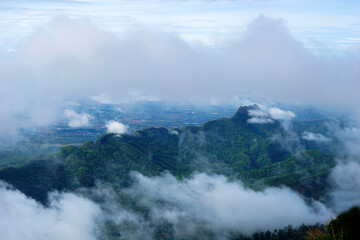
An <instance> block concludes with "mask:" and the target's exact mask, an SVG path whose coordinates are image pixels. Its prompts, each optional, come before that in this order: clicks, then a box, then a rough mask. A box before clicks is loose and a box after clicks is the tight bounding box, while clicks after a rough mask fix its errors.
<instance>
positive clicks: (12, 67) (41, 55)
mask: <svg viewBox="0 0 360 240" xmlns="http://www.w3.org/2000/svg"><path fill="white" fill-rule="evenodd" d="M359 66H360V57H359V53H358V52H353V53H349V54H345V55H344V56H340V57H338V56H322V55H316V54H314V53H313V52H311V51H310V50H309V49H307V48H305V47H304V46H303V45H302V44H301V43H300V42H298V41H297V40H296V39H295V38H294V37H293V36H292V35H291V33H290V32H289V30H288V29H287V27H286V24H285V22H284V21H283V20H281V19H272V18H268V17H264V16H259V17H258V18H256V19H255V20H254V21H253V22H252V23H250V24H249V25H248V27H247V29H246V30H245V32H243V34H242V37H241V38H240V39H238V40H236V41H234V40H231V41H230V40H229V41H224V42H223V43H222V44H219V45H217V46H214V47H205V46H200V45H190V44H189V43H187V42H185V41H184V40H182V39H181V38H180V37H179V36H177V35H175V34H172V33H166V32H161V31H157V30H154V29H151V28H150V27H134V28H133V29H132V30H129V31H127V32H124V33H122V34H121V35H116V34H114V33H112V32H109V31H104V30H101V29H98V28H97V27H95V26H94V25H93V24H92V23H91V22H90V21H88V20H84V19H79V20H70V19H69V18H66V17H61V18H56V19H54V20H53V21H52V22H51V23H50V24H49V26H48V27H44V28H42V29H38V30H36V31H35V32H34V33H33V34H31V35H30V36H28V37H27V38H25V39H23V41H22V42H21V44H20V45H19V46H18V47H17V48H16V50H15V51H13V52H0V79H1V80H0V86H1V88H0V89H1V90H0V107H1V109H2V111H3V114H1V115H0V123H1V124H0V125H1V126H4V127H1V128H0V132H1V133H2V136H4V135H5V134H8V135H11V134H14V133H16V132H18V131H19V129H20V128H27V127H29V126H44V125H48V124H50V123H53V122H54V121H56V120H57V119H59V113H61V112H62V107H63V104H64V102H65V100H66V99H76V98H91V97H93V96H101V99H106V101H107V102H108V101H109V102H114V103H116V102H123V101H133V100H139V99H140V100H141V99H149V96H150V98H151V99H152V100H159V99H161V100H163V101H170V102H171V101H173V102H178V103H184V102H191V103H202V104H209V103H210V102H216V103H218V104H221V103H234V102H237V99H238V98H239V96H241V95H242V94H255V95H260V96H263V97H265V98H266V99H271V100H278V101H286V102H290V103H306V104H315V105H323V106H329V105H331V106H333V107H341V108H346V109H352V110H353V111H354V112H357V113H359V112H360V109H359V107H358V104H357V103H358V102H360V99H359V94H358V93H357V89H359V88H360V85H359V84H360V83H359V79H358V76H359V73H360V67H359ZM101 99H100V100H101ZM98 100H99V99H98ZM277 114H278V115H279V114H280V115H281V117H284V116H285V115H284V113H279V112H274V113H273V117H275V118H276V115H277ZM285 114H286V113H285ZM359 115H360V114H359ZM288 117H291V116H289V115H288Z"/></svg>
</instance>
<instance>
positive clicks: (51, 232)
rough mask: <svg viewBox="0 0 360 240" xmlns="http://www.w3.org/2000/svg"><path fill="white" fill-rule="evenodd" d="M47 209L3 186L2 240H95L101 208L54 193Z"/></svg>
mask: <svg viewBox="0 0 360 240" xmlns="http://www.w3.org/2000/svg"><path fill="white" fill-rule="evenodd" d="M49 198H50V207H47V208H46V207H44V206H43V205H41V204H40V203H38V202H36V201H35V200H33V199H30V198H28V197H26V196H25V195H24V194H23V193H21V192H19V191H18V190H14V189H12V188H11V187H9V186H8V185H7V184H5V183H3V182H0V212H1V219H0V229H1V235H2V238H3V239H13V240H22V239H29V240H41V239H43V240H46V239H51V240H56V239H76V240H91V239H96V237H95V236H96V231H97V225H96V217H98V216H100V208H99V206H97V205H96V204H95V203H94V202H92V201H91V200H89V199H87V198H84V197H81V196H78V195H75V194H72V193H64V194H60V193H52V194H50V195H49Z"/></svg>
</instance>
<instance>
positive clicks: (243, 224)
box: [126, 174, 331, 239]
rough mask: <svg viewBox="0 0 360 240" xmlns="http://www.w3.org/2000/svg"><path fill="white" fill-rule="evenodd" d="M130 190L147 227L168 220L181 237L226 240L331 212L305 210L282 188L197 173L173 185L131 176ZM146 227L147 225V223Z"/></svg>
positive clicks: (317, 206) (170, 180)
mask: <svg viewBox="0 0 360 240" xmlns="http://www.w3.org/2000/svg"><path fill="white" fill-rule="evenodd" d="M134 179H135V185H134V186H132V187H131V188H130V189H128V190H127V191H126V194H128V195H131V196H133V197H134V196H135V197H137V198H138V199H139V201H140V204H141V205H143V206H146V207H149V209H150V214H149V218H150V220H149V221H151V222H153V223H154V222H159V221H161V220H164V219H165V220H167V221H169V222H170V223H172V224H174V230H175V234H176V235H177V236H178V237H179V236H182V237H183V238H184V237H185V238H186V237H189V238H191V236H194V235H196V234H198V236H199V237H201V234H199V231H201V230H205V231H210V232H212V233H214V234H215V236H216V239H225V238H226V236H227V234H229V232H242V233H245V234H252V233H253V232H255V231H264V230H269V229H274V228H282V227H285V226H287V225H288V224H292V225H294V226H299V225H301V224H303V223H306V224H314V223H316V222H325V221H328V220H329V218H330V216H331V211H330V210H329V209H327V208H326V207H325V206H324V205H323V204H321V203H319V202H313V203H312V207H311V206H309V205H307V204H306V203H305V201H304V199H302V197H301V196H300V195H299V194H297V193H295V192H293V191H292V190H290V189H289V188H286V187H281V188H267V189H265V190H264V191H258V192H257V191H254V190H251V189H247V188H245V187H244V186H243V184H242V183H241V182H239V181H234V182H229V181H228V180H227V179H226V178H225V177H224V176H209V175H207V174H196V175H194V176H193V177H192V178H190V179H183V180H177V179H176V178H175V177H173V176H172V175H170V174H165V175H164V176H160V177H146V176H143V175H141V174H134ZM150 225H151V224H150Z"/></svg>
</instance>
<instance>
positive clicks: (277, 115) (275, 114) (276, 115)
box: [269, 107, 295, 120]
mask: <svg viewBox="0 0 360 240" xmlns="http://www.w3.org/2000/svg"><path fill="white" fill-rule="evenodd" d="M269 115H270V117H271V118H272V119H275V120H291V119H292V118H294V117H295V114H294V113H293V112H291V111H284V110H281V109H279V108H275V107H273V108H270V109H269Z"/></svg>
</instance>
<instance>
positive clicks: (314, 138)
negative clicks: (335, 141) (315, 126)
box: [301, 131, 331, 142]
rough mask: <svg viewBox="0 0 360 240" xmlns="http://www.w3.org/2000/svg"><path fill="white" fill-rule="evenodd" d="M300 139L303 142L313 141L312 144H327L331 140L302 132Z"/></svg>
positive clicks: (319, 135) (320, 135)
mask: <svg viewBox="0 0 360 240" xmlns="http://www.w3.org/2000/svg"><path fill="white" fill-rule="evenodd" d="M301 138H302V139H304V140H307V141H314V142H329V141H331V138H328V137H326V136H324V135H322V134H320V133H313V132H308V131H305V132H303V134H302V136H301Z"/></svg>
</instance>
